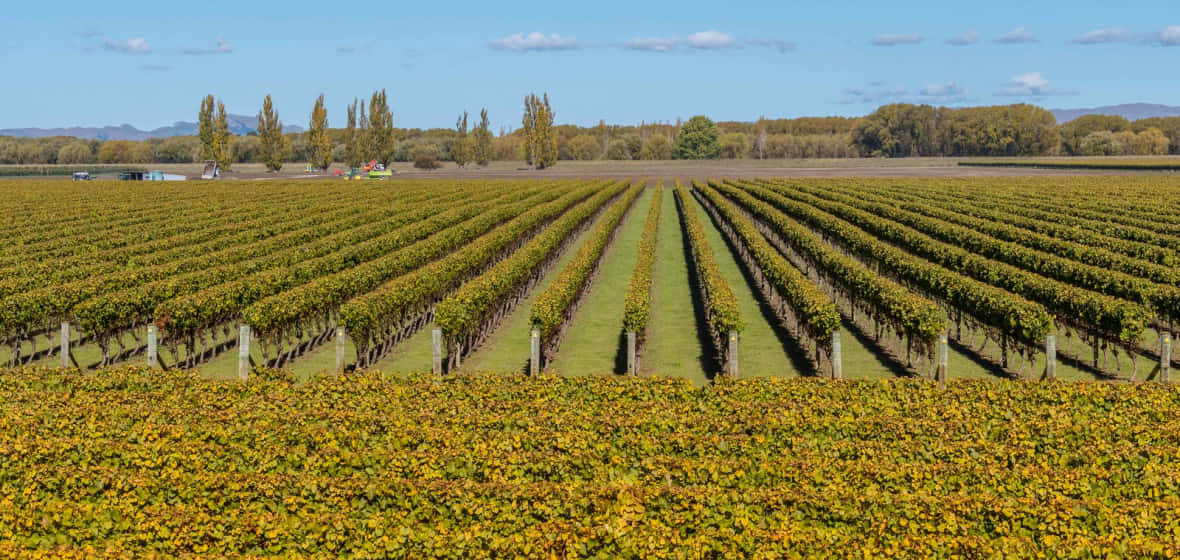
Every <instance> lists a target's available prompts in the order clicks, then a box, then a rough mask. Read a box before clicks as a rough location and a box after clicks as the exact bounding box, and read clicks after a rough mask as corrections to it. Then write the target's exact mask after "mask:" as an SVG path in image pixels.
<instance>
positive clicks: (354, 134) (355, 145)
mask: <svg viewBox="0 0 1180 560" xmlns="http://www.w3.org/2000/svg"><path fill="white" fill-rule="evenodd" d="M359 104H360V103H359V102H358V101H357V100H356V99H355V98H354V99H353V100H352V105H349V106H348V125H347V128H346V129H345V133H344V160H345V161H344V162H345V163H346V164H348V166H349V167H359V166H360V164H361V159H362V158H364V157H365V155H364V154H363V153H361V137H360V132H359V131H358V130H357V118H356V116H357V115H356V110H357V106H358V105H359Z"/></svg>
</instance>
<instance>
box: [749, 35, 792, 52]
mask: <svg viewBox="0 0 1180 560" xmlns="http://www.w3.org/2000/svg"><path fill="white" fill-rule="evenodd" d="M747 43H748V44H749V45H750V46H754V47H766V48H769V49H775V50H777V51H778V52H780V53H788V52H792V51H794V50H795V49H796V48H798V45H796V44H795V42H794V41H787V40H784V39H770V38H762V39H751V40H749V41H747Z"/></svg>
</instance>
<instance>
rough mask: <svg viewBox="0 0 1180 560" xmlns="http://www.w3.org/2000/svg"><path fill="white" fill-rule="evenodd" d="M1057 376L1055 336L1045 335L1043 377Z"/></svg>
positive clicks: (1053, 377) (1054, 377)
mask: <svg viewBox="0 0 1180 560" xmlns="http://www.w3.org/2000/svg"><path fill="white" fill-rule="evenodd" d="M1056 378H1057V337H1056V336H1055V335H1048V336H1046V337H1045V379H1056Z"/></svg>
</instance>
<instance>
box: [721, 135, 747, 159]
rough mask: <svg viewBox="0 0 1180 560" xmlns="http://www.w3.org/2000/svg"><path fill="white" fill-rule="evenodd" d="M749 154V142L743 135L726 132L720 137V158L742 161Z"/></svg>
mask: <svg viewBox="0 0 1180 560" xmlns="http://www.w3.org/2000/svg"><path fill="white" fill-rule="evenodd" d="M749 152H750V141H749V140H748V139H747V138H746V135H745V134H742V133H740V132H728V133H726V134H725V135H724V136H722V137H721V157H723V158H725V159H742V158H745V157H746V154H747V153H749Z"/></svg>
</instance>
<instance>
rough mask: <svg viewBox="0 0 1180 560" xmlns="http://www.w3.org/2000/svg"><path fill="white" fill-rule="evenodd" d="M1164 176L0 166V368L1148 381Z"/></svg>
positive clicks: (1178, 203) (1172, 191) (1160, 291)
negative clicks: (157, 171)
mask: <svg viewBox="0 0 1180 560" xmlns="http://www.w3.org/2000/svg"><path fill="white" fill-rule="evenodd" d="M1178 186H1180V183H1178V182H1177V181H1176V180H1174V179H1171V178H1168V177H1163V176H1160V177H1139V178H1130V177H1126V178H1079V177H1074V178H1042V179H970V180H955V179H906V180H882V179H830V180H829V179H806V180H803V179H758V180H692V181H680V180H676V181H668V182H667V184H665V182H664V181H653V182H651V184H648V182H647V181H634V182H632V181H617V180H552V181H490V182H489V181H466V182H464V181H430V180H420V181H407V182H396V183H384V184H376V185H375V184H371V183H367V184H363V185H361V184H340V183H335V182H330V183H322V182H320V183H315V182H307V181H298V182H288V183H270V184H266V185H265V186H264V187H260V186H258V185H256V184H247V183H222V184H218V185H217V186H216V187H208V186H204V185H196V186H189V185H185V186H181V187H173V186H167V187H160V186H155V185H130V186H128V185H124V184H117V185H106V186H104V188H96V187H93V186H90V185H81V186H79V185H73V184H70V185H66V184H62V183H56V182H49V181H45V182H38V181H19V182H11V183H7V184H4V185H3V186H2V188H3V190H4V191H5V194H6V196H5V199H4V200H5V201H4V203H3V204H4V210H3V211H4V212H5V213H6V214H8V216H9V217H8V222H9V224H10V229H9V231H10V233H9V242H8V243H7V244H5V246H4V247H3V248H0V299H3V305H2V307H0V336H2V337H3V338H4V347H6V348H7V351H8V359H7V362H8V364H9V365H10V366H21V365H57V364H62V365H67V366H74V367H80V368H83V369H93V368H100V367H108V366H118V365H124V364H133V365H142V364H144V363H148V364H149V365H151V366H154V367H160V368H164V369H192V368H196V369H200V370H202V371H205V372H207V373H208V374H209V375H211V376H214V377H233V376H234V374H235V373H241V374H243V375H248V374H249V372H248V371H246V370H249V369H252V368H268V367H269V368H285V369H289V370H292V371H296V372H297V373H301V374H303V375H302V376H303V377H306V376H310V375H312V374H315V373H318V372H320V371H333V370H350V371H351V370H355V369H385V370H400V371H431V370H432V369H433V370H434V371H436V372H438V373H451V372H458V371H474V370H480V369H483V370H493V371H522V372H527V371H533V372H536V371H540V370H542V369H545V370H550V371H557V372H559V373H565V369H566V365H565V364H563V361H562V355H563V342H564V341H565V340H566V338H568V337H573V339H574V340H575V342H574V343H573V347H572V349H571V348H570V347H568V346H567V347H566V348H565V349H568V350H569V352H570V354H571V355H581V356H587V357H585V359H583V358H579V359H577V360H571V361H570V362H569V364H568V366H569V368H570V370H571V371H570V373H577V371H576V370H578V369H579V367H580V366H579V365H578V364H579V363H580V362H586V363H587V364H590V365H587V366H586V367H585V368H584V369H585V373H612V372H613V373H626V372H631V373H634V372H640V373H656V374H665V375H672V376H682V377H688V378H689V379H691V380H693V381H694V382H699V381H708V380H709V379H711V378H712V377H713V376H714V375H716V374H719V373H728V374H730V375H733V376H745V375H748V376H793V375H822V376H831V377H850V378H868V377H884V376H894V375H902V376H914V377H919V378H930V379H934V378H936V377H937V376H938V375H939V373H940V370H942V371H943V372H945V373H947V374H948V375H949V376H950V378H952V379H953V378H956V377H1006V378H1024V379H1041V378H1045V377H1063V378H1066V379H1120V380H1129V381H1139V380H1146V379H1157V380H1164V378H1166V377H1167V376H1168V375H1169V374H1170V370H1171V366H1172V359H1171V358H1172V357H1173V355H1174V348H1173V346H1174V345H1171V344H1170V338H1171V337H1173V336H1175V334H1176V332H1175V329H1176V323H1177V319H1180V272H1178V270H1180V269H1177V264H1178V262H1180V260H1178V259H1177V251H1180V200H1178V198H1177V194H1178V193H1180V190H1178V189H1177V187H1178ZM211 189H216V191H215V192H210V190H211ZM46 193H49V194H50V195H51V196H48V197H46V196H45V194H46ZM657 256H658V257H659V258H657ZM603 267H606V268H607V269H608V270H610V271H611V272H610V274H609V277H606V278H603V277H602V275H601V274H599V271H600V269H602V268H603ZM598 285H602V286H604V289H606V290H613V291H615V293H612V294H603V293H599V292H598V291H596V290H595V287H596V286H598ZM584 302H589V303H587V304H586V305H583V303H584ZM685 310H687V311H688V312H690V313H691V320H692V323H695V324H683V319H680V318H677V319H672V320H669V323H671V324H658V323H661V322H662V321H661V320H660V318H661V317H667V316H673V315H675V314H676V313H683V312H684V311H685ZM602 318H609V320H606V321H603V320H598V319H602ZM684 318H687V317H684ZM580 323H584V324H586V325H587V326H586V327H584V328H585V329H589V330H590V331H592V332H591V334H592V335H595V336H596V338H594V339H595V340H596V341H597V342H595V343H594V344H595V345H597V346H601V347H595V348H593V349H592V350H593V351H592V352H591V349H590V348H587V347H585V346H584V345H586V344H589V342H583V341H582V340H583V339H582V338H579V337H580V336H581V331H582V330H583V329H580V328H579V324H580ZM672 326H675V327H676V328H675V329H670V327H672ZM534 331H535V332H534ZM530 332H533V334H532V335H530ZM597 332H602V333H604V334H603V335H601V336H598V335H597V334H596V333H597ZM243 337H244V338H243ZM431 338H433V339H434V340H433V342H432V340H431ZM592 338H593V337H592ZM587 340H589V339H587ZM489 341H490V342H489ZM530 346H533V348H531V353H532V354H533V355H532V356H530ZM235 349H236V350H237V351H235ZM649 349H650V352H649V351H648V350H649ZM837 349H838V351H837ZM432 353H433V356H432ZM591 354H601V355H602V358H601V359H596V358H595V357H594V356H592V355H591ZM649 354H650V355H649ZM674 354H679V355H681V356H685V355H689V356H692V357H696V358H697V360H696V362H697V363H696V364H691V363H683V362H679V363H676V361H675V360H672V359H669V358H667V356H671V355H674ZM333 355H334V357H335V360H333V359H332V357H333ZM940 355H944V356H949V357H948V358H946V359H940ZM743 358H747V359H743ZM240 360H248V362H249V363H248V365H247V366H246V368H245V369H244V370H241V371H240V372H239V368H237V367H235V366H236V365H238V361H240ZM432 361H433V362H434V363H433V364H432ZM690 361H691V360H690ZM946 362H949V363H946ZM742 363H746V364H752V365H753V367H750V366H747V367H742V366H741V364H742ZM845 363H847V367H845Z"/></svg>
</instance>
